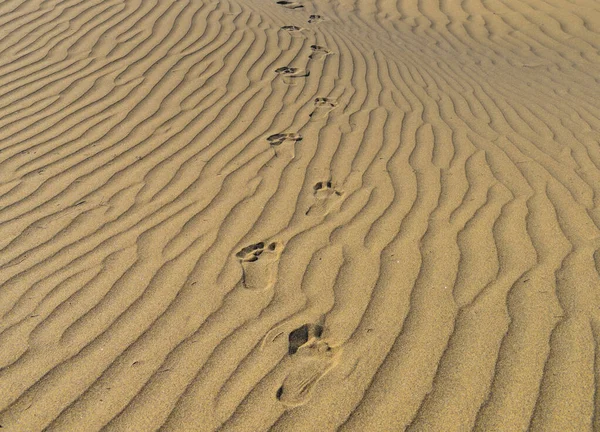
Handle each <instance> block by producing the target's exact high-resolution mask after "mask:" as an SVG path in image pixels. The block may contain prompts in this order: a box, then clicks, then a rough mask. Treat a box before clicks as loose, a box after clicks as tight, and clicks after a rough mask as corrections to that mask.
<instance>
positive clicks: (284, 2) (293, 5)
mask: <svg viewBox="0 0 600 432" xmlns="http://www.w3.org/2000/svg"><path fill="white" fill-rule="evenodd" d="M277 4H278V5H281V6H283V7H284V8H287V9H302V8H303V7H304V6H303V5H301V4H300V3H298V2H295V1H288V0H279V1H278V2H277Z"/></svg>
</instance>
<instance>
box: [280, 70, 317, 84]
mask: <svg viewBox="0 0 600 432" xmlns="http://www.w3.org/2000/svg"><path fill="white" fill-rule="evenodd" d="M275 73H276V74H278V75H281V76H282V77H283V82H284V83H286V84H295V81H294V80H296V79H298V78H306V77H307V76H309V75H310V71H307V70H306V69H300V68H296V67H291V66H283V67H280V68H277V69H275Z"/></svg>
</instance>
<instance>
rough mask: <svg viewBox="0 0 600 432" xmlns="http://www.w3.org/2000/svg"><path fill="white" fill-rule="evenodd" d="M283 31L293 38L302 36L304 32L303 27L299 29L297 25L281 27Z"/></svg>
mask: <svg viewBox="0 0 600 432" xmlns="http://www.w3.org/2000/svg"><path fill="white" fill-rule="evenodd" d="M281 30H285V31H286V32H288V33H289V34H291V35H292V36H300V34H301V32H302V30H304V29H303V28H302V27H298V26H295V25H288V26H283V27H281Z"/></svg>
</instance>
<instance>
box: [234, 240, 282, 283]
mask: <svg viewBox="0 0 600 432" xmlns="http://www.w3.org/2000/svg"><path fill="white" fill-rule="evenodd" d="M282 251H283V244H282V243H281V242H277V241H274V242H271V243H269V244H268V245H267V246H265V243H264V242H260V243H255V244H251V245H250V246H246V247H245V248H243V249H242V250H240V251H239V252H238V253H236V254H235V256H236V257H237V258H238V259H239V261H240V263H241V265H242V270H243V275H242V281H243V283H244V287H246V288H247V289H249V290H253V291H265V290H268V289H269V288H272V287H273V285H275V282H276V281H277V270H278V264H279V257H280V256H281V252H282Z"/></svg>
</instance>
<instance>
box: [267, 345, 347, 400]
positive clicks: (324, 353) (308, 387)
mask: <svg viewBox="0 0 600 432" xmlns="http://www.w3.org/2000/svg"><path fill="white" fill-rule="evenodd" d="M341 354H342V349H341V348H332V347H330V346H329V345H328V344H327V343H326V342H325V341H322V340H321V339H320V338H313V340H312V341H309V342H308V343H306V344H304V345H302V346H301V347H299V348H298V350H297V351H296V352H295V354H294V355H295V360H296V361H297V363H296V364H294V365H293V366H292V368H293V369H292V371H291V372H290V373H289V374H288V376H287V377H286V378H285V379H284V380H283V383H282V385H281V387H279V389H278V390H277V392H276V394H275V396H276V397H277V399H278V400H279V401H280V402H281V403H282V404H283V405H285V406H286V407H289V408H292V407H297V406H300V405H304V404H305V403H306V402H308V400H309V399H310V397H311V396H312V393H313V391H314V389H315V387H316V386H317V383H318V382H319V381H320V380H321V379H322V378H323V377H324V376H325V375H327V374H328V373H329V372H330V371H331V370H332V369H333V368H334V367H335V366H337V365H338V364H339V361H340V356H341Z"/></svg>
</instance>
